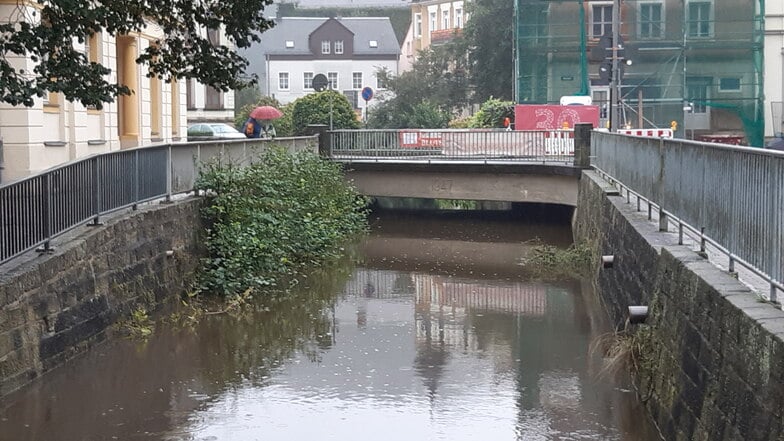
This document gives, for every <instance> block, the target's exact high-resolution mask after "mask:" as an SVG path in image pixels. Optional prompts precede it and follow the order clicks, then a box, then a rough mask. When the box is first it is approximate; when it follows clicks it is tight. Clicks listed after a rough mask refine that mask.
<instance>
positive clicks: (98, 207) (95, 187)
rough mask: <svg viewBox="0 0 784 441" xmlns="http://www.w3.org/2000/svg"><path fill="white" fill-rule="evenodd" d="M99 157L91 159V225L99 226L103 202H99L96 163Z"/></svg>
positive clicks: (98, 169)
mask: <svg viewBox="0 0 784 441" xmlns="http://www.w3.org/2000/svg"><path fill="white" fill-rule="evenodd" d="M98 159H99V157H98V156H96V157H95V158H93V161H92V162H93V182H92V184H93V188H92V191H93V203H94V204H95V207H94V209H93V215H94V216H95V217H94V218H93V222H92V224H91V225H93V226H96V225H101V204H102V203H103V201H102V200H101V170H100V167H101V165H100V163H99V161H98Z"/></svg>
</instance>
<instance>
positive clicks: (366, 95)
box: [362, 87, 373, 101]
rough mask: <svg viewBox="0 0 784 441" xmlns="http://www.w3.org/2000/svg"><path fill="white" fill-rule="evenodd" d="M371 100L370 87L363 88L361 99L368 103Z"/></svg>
mask: <svg viewBox="0 0 784 441" xmlns="http://www.w3.org/2000/svg"><path fill="white" fill-rule="evenodd" d="M371 98H373V89H371V88H370V87H365V88H364V89H362V99H363V100H365V101H370V99H371Z"/></svg>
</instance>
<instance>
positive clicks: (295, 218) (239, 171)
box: [197, 149, 367, 296]
mask: <svg viewBox="0 0 784 441" xmlns="http://www.w3.org/2000/svg"><path fill="white" fill-rule="evenodd" d="M197 188H198V189H200V190H204V191H205V194H206V199H205V206H204V209H203V211H202V214H203V217H204V219H205V223H206V225H207V226H208V227H207V232H206V239H205V245H206V248H207V251H208V252H209V257H208V258H207V259H205V261H204V265H203V271H202V272H201V275H200V290H201V291H203V292H212V293H215V294H220V295H224V296H235V295H238V294H241V293H243V292H245V291H246V290H248V289H252V290H260V289H265V288H267V287H270V286H275V285H277V284H278V283H279V282H280V280H281V279H282V278H284V277H294V276H296V275H297V274H299V273H300V272H301V271H302V270H303V269H304V268H306V267H309V266H313V265H318V264H320V263H323V262H324V261H325V260H326V259H329V258H332V257H337V256H339V255H340V254H341V249H340V248H339V246H340V244H341V243H342V242H343V241H345V240H346V239H347V238H350V237H351V236H353V235H354V234H357V233H359V232H361V231H364V229H365V228H366V226H367V223H366V210H365V207H366V205H367V200H366V199H365V198H364V197H361V196H359V195H358V194H357V192H356V191H355V190H354V189H353V188H352V187H349V186H348V184H346V182H345V180H344V178H343V173H342V171H341V169H340V166H339V165H337V164H335V163H331V162H328V161H324V160H321V159H320V158H318V157H317V156H316V155H314V154H312V153H298V154H291V153H288V152H286V151H285V150H283V149H271V150H269V151H268V152H266V153H265V154H264V155H263V157H262V158H260V160H259V161H256V162H255V163H254V164H252V165H250V166H247V167H239V166H234V165H225V164H218V163H214V164H210V165H208V166H207V167H206V169H205V170H204V171H203V172H202V173H201V175H200V176H199V181H198V183H197Z"/></svg>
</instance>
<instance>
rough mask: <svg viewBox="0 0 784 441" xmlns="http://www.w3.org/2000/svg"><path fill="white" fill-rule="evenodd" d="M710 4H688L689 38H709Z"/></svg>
mask: <svg viewBox="0 0 784 441" xmlns="http://www.w3.org/2000/svg"><path fill="white" fill-rule="evenodd" d="M710 15H711V3H710V2H689V6H688V20H687V21H688V23H687V26H688V34H689V37H710V36H711V16H710Z"/></svg>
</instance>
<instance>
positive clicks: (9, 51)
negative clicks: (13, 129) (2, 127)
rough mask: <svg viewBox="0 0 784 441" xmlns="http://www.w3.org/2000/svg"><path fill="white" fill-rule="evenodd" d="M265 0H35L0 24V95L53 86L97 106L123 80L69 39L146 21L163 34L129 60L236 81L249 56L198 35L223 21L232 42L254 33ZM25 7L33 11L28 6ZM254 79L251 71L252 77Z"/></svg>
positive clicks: (228, 85)
mask: <svg viewBox="0 0 784 441" xmlns="http://www.w3.org/2000/svg"><path fill="white" fill-rule="evenodd" d="M271 3H272V0H224V1H192V0H146V1H123V0H104V1H100V2H98V1H73V0H37V1H31V2H30V3H29V5H30V7H29V8H26V7H25V2H24V0H20V2H19V5H20V6H19V7H18V8H16V14H17V15H16V16H13V15H12V16H11V17H10V22H9V23H4V24H0V101H3V102H6V103H9V104H12V105H20V104H22V105H25V106H32V105H33V99H34V98H35V97H36V96H39V97H40V96H44V94H45V93H47V92H59V93H62V94H64V95H65V98H66V99H68V100H72V101H81V102H82V104H84V105H92V106H96V107H98V108H101V107H102V105H103V103H106V102H112V101H114V99H115V98H116V97H117V96H118V95H128V94H130V93H131V92H130V89H129V88H128V87H127V85H125V84H120V83H118V82H112V81H109V74H110V73H111V67H110V66H104V65H102V64H99V63H95V62H90V61H89V59H88V57H87V55H86V54H84V53H83V52H82V51H81V50H77V49H76V48H75V47H74V40H76V41H78V42H80V43H83V42H85V41H86V40H87V39H88V38H90V37H91V36H92V35H95V34H97V33H103V34H104V35H112V36H122V35H126V34H132V33H134V32H141V31H143V30H144V29H146V27H147V26H148V24H150V23H154V24H155V25H156V26H158V27H160V29H161V30H162V32H163V35H164V37H163V38H162V39H160V40H158V41H156V42H155V44H151V45H149V47H147V48H146V49H144V51H142V52H141V53H140V54H139V56H138V58H137V59H136V62H137V63H139V64H146V65H147V66H148V67H149V72H150V75H151V76H158V77H160V78H163V79H164V80H169V79H171V78H177V79H181V78H194V79H196V80H198V81H199V82H201V83H203V84H207V85H209V86H212V87H214V88H216V89H220V90H223V91H226V90H229V89H238V88H242V87H243V86H245V85H246V84H247V83H248V82H249V81H247V80H245V79H243V77H244V74H243V72H244V69H245V67H246V66H247V64H248V62H247V60H245V59H244V58H243V57H241V56H240V55H238V54H237V53H236V52H235V51H233V50H231V49H230V48H228V47H226V46H224V45H215V44H213V43H212V42H210V40H209V38H208V37H206V36H202V32H201V31H202V30H203V29H223V30H224V32H225V33H226V35H227V36H228V38H229V39H230V40H231V41H232V42H233V43H234V45H235V46H236V47H239V48H244V47H248V46H250V44H251V43H252V42H254V41H260V37H259V33H260V32H263V31H265V30H266V29H269V28H270V27H271V26H272V25H273V22H272V21H270V20H268V19H266V18H264V16H263V15H262V13H263V11H264V7H265V6H267V5H269V4H271ZM30 11H32V12H30ZM18 56H22V57H28V58H29V59H30V60H32V61H33V62H34V63H36V66H35V67H34V68H33V70H32V71H28V70H22V69H17V68H15V67H14V66H13V65H12V63H11V61H10V60H11V59H12V58H14V57H18ZM254 80H255V79H251V81H250V82H253V81H254Z"/></svg>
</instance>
